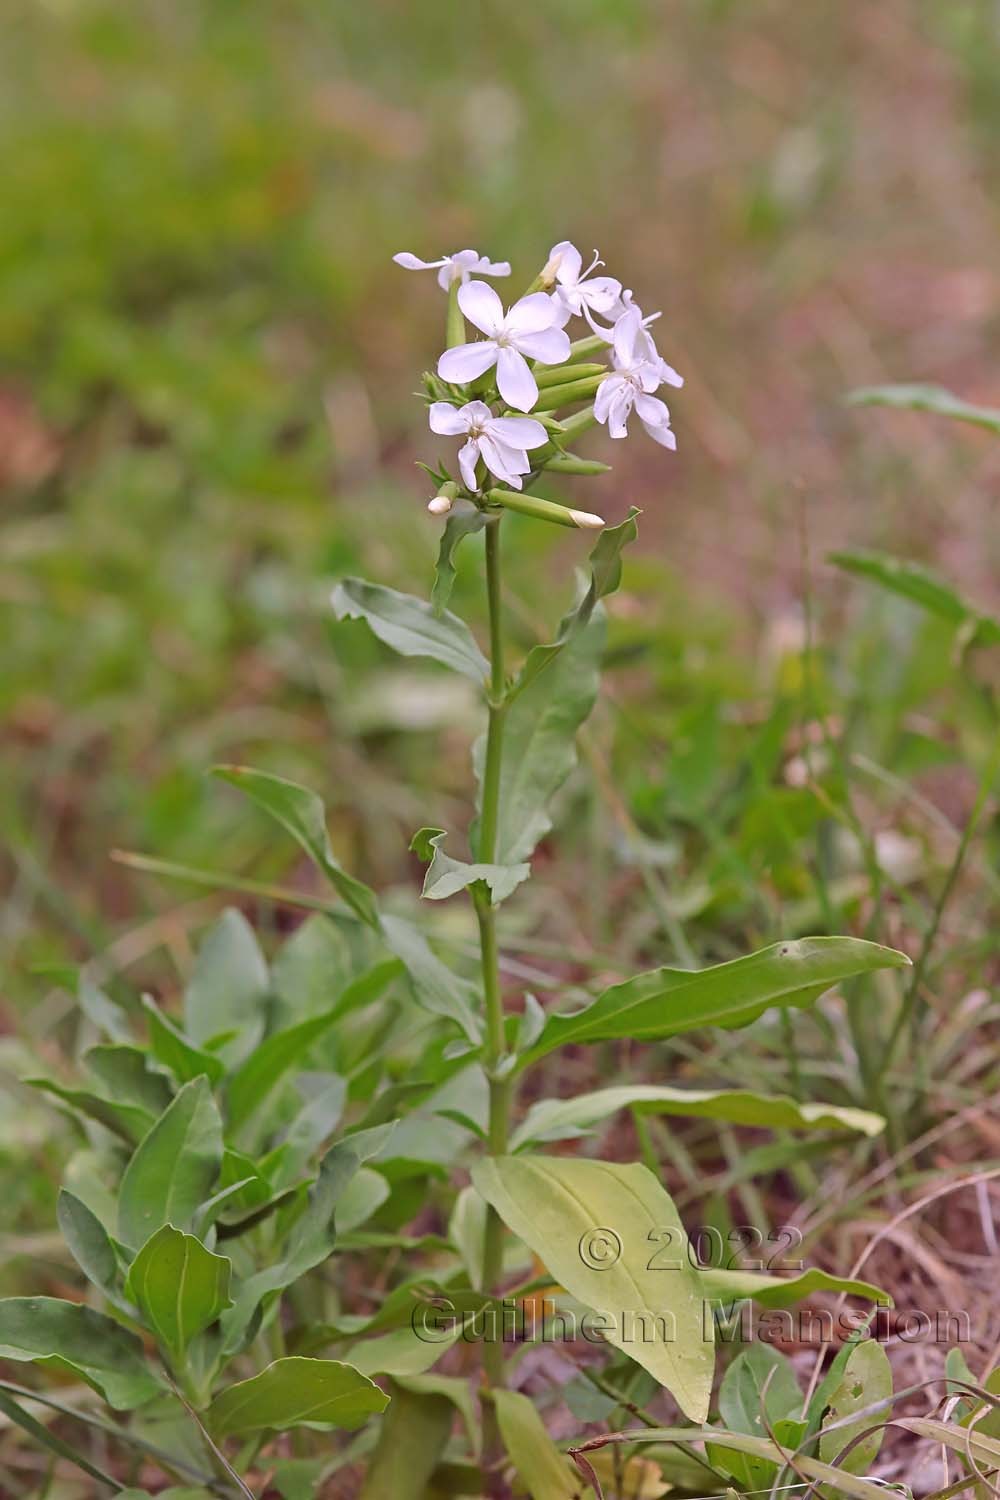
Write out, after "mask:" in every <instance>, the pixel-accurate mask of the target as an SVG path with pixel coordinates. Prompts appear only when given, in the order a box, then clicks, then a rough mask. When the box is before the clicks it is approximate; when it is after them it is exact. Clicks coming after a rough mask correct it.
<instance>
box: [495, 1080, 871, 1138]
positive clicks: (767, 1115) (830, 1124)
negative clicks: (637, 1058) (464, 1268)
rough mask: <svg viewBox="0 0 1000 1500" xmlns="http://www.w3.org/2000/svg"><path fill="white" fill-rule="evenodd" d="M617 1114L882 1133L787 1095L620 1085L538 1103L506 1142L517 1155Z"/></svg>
mask: <svg viewBox="0 0 1000 1500" xmlns="http://www.w3.org/2000/svg"><path fill="white" fill-rule="evenodd" d="M620 1109H634V1110H637V1111H638V1112H640V1113H641V1114H653V1115H658V1114H659V1115H689V1116H691V1117H695V1116H698V1117H706V1118H708V1119H711V1120H728V1121H730V1122H732V1123H733V1124H735V1125H760V1126H766V1127H767V1128H769V1129H772V1130H853V1131H858V1132H859V1133H860V1134H862V1135H868V1136H875V1135H878V1134H879V1133H880V1132H881V1131H882V1130H884V1129H885V1120H884V1119H883V1118H882V1116H881V1115H875V1114H871V1113H870V1112H869V1111H868V1110H866V1109H850V1108H841V1107H839V1106H837V1105H835V1104H800V1103H799V1101H798V1100H797V1099H792V1098H790V1097H789V1096H788V1095H787V1094H757V1093H754V1092H752V1091H751V1090H750V1089H674V1088H660V1087H658V1086H657V1085H656V1084H651V1083H636V1084H623V1085H622V1086H621V1087H620V1088H610V1089H598V1090H597V1091H596V1093H593V1094H577V1095H576V1096H575V1097H573V1098H570V1099H543V1100H541V1101H540V1102H539V1103H538V1104H534V1105H532V1107H531V1109H530V1110H529V1111H528V1113H527V1115H526V1117H525V1119H524V1121H523V1123H522V1124H521V1125H519V1126H518V1128H517V1130H515V1132H514V1134H513V1136H512V1138H511V1143H510V1145H511V1150H512V1151H517V1150H519V1149H520V1148H521V1147H522V1146H525V1145H527V1144H529V1143H530V1142H531V1141H558V1140H562V1139H565V1138H566V1137H572V1136H575V1135H578V1134H580V1133H581V1132H582V1131H585V1130H588V1129H590V1127H591V1126H593V1125H596V1124H598V1123H599V1122H600V1121H601V1120H605V1119H607V1117H608V1116H609V1115H612V1114H615V1113H617V1111H618V1110H620Z"/></svg>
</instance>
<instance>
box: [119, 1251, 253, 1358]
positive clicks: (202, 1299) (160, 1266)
mask: <svg viewBox="0 0 1000 1500" xmlns="http://www.w3.org/2000/svg"><path fill="white" fill-rule="evenodd" d="M231 1272H232V1262H231V1261H228V1260H226V1259H225V1257H223V1256H221V1255H213V1254H212V1252H211V1251H210V1250H206V1248H205V1246H204V1245H203V1244H202V1243H201V1241H200V1240H197V1239H195V1237H194V1235H193V1234H183V1233H182V1232H181V1230H179V1229H175V1228H174V1227H173V1225H172V1224H164V1226H163V1228H162V1229H158V1230H157V1231H156V1233H155V1234H154V1235H153V1236H152V1238H151V1239H148V1240H147V1241H146V1243H145V1244H144V1245H143V1247H142V1249H141V1250H140V1251H139V1253H138V1255H137V1256H136V1258H135V1260H134V1261H133V1262H132V1264H131V1266H130V1267H129V1273H128V1278H127V1280H126V1282H125V1293H126V1295H127V1296H128V1297H130V1298H131V1300H132V1301H133V1302H134V1303H135V1305H136V1307H137V1308H138V1309H139V1311H140V1312H141V1313H142V1316H143V1319H144V1321H145V1323H146V1326H147V1327H148V1328H149V1329H150V1330H151V1332H152V1333H154V1334H155V1335H156V1337H157V1338H158V1339H159V1341H160V1343H161V1344H163V1345H164V1346H165V1348H167V1349H168V1350H169V1351H170V1353H171V1355H173V1357H174V1359H175V1360H181V1359H182V1358H183V1356H184V1351H185V1350H186V1349H187V1346H188V1344H190V1342H191V1340H192V1339H193V1338H194V1337H195V1336H196V1335H197V1334H199V1333H201V1332H202V1330H203V1329H205V1328H207V1327H208V1325H209V1324H210V1323H214V1322H215V1320H216V1318H217V1317H218V1316H219V1314H220V1313H221V1312H222V1311H223V1309H224V1308H226V1307H231V1306H232V1299H231V1298H230V1296H229V1277H230V1273H231Z"/></svg>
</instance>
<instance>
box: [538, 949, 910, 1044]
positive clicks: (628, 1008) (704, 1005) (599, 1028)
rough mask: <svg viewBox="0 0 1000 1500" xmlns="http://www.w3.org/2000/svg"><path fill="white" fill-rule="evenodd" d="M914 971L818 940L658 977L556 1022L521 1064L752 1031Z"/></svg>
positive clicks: (881, 956) (644, 977) (880, 955)
mask: <svg viewBox="0 0 1000 1500" xmlns="http://www.w3.org/2000/svg"><path fill="white" fill-rule="evenodd" d="M908 964H909V959H908V958H907V957H906V955H905V954H903V953H897V952H896V950H895V949H893V948H883V947H880V946H879V944H877V943H868V942H864V941H863V940H862V939H860V938H847V937H816V938H799V939H797V940H795V941H788V942H784V943H775V944H774V945H773V946H772V947H770V948H762V949H761V950H760V952H758V953H752V954H750V955H749V956H748V957H746V958H736V959H733V960H731V962H729V963H724V964H716V965H715V966H714V967H712V968H710V969H698V970H686V969H653V970H651V971H650V972H649V973H647V974H640V975H638V976H637V977H636V978H635V979H629V980H626V981H625V983H624V984H616V985H614V986H613V988H611V989H609V990H605V991H604V993H603V995H600V996H599V997H598V998H597V999H596V1000H595V1001H594V1003H593V1005H590V1006H588V1007H587V1008H586V1009H585V1010H580V1011H577V1012H575V1014H573V1015H569V1016H565V1015H563V1016H560V1015H555V1016H552V1017H550V1019H549V1020H548V1021H547V1022H546V1024H545V1029H544V1031H543V1032H542V1034H541V1036H540V1038H539V1040H538V1042H537V1043H536V1045H535V1046H534V1047H533V1048H532V1049H531V1051H530V1052H529V1053H527V1054H526V1055H525V1057H523V1058H522V1063H523V1062H524V1061H530V1060H531V1059H533V1058H535V1057H541V1056H542V1055H543V1054H544V1053H546V1052H551V1051H552V1049H553V1048H554V1047H561V1046H563V1045H565V1044H566V1043H567V1042H600V1041H606V1040H608V1039H610V1038H614V1037H630V1038H631V1039H632V1040H634V1041H656V1040H659V1039H661V1038H663V1037H669V1036H677V1035H679V1034H680V1033H681V1032H685V1031H694V1030H697V1029H698V1028H699V1027H701V1026H722V1027H727V1028H729V1027H734V1026H746V1025H747V1024H748V1022H750V1021H754V1020H756V1019H757V1017H758V1016H760V1015H762V1014H763V1013H764V1011H766V1010H769V1009H770V1008H771V1007H772V1006H790V1005H795V1006H804V1005H811V1004H812V1003H813V1001H814V1000H817V999H819V997H820V995H822V994H824V993H825V991H826V990H828V989H830V988H831V986H833V985H835V984H839V983H840V982H841V981H842V980H845V979H850V978H852V977H853V976H855V975H857V974H866V973H870V972H871V971H873V970H876V969H898V968H902V967H904V966H906V965H908Z"/></svg>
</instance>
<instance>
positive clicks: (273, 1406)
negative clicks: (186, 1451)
mask: <svg viewBox="0 0 1000 1500" xmlns="http://www.w3.org/2000/svg"><path fill="white" fill-rule="evenodd" d="M388 1404H389V1397H388V1396H387V1395H386V1394H385V1392H384V1391H381V1390H379V1388H378V1386H377V1385H376V1384H375V1382H374V1381H373V1380H369V1379H368V1377H367V1376H366V1375H362V1374H360V1373H359V1372H358V1371H357V1370H355V1369H354V1368H353V1367H352V1366H351V1365H345V1364H341V1363H340V1361H339V1360H334V1359H303V1358H301V1357H297V1356H293V1357H292V1358H290V1359H277V1360H275V1362H274V1364H272V1365H268V1367H267V1369H266V1370H262V1371H261V1372H260V1374H259V1375H254V1376H253V1377H252V1378H251V1379H250V1380H241V1381H240V1382H239V1384H237V1385H231V1386H229V1388H228V1389H227V1390H224V1391H223V1392H222V1394H221V1395H219V1396H216V1398H215V1400H214V1401H213V1402H212V1404H211V1406H210V1407H209V1409H208V1425H209V1427H210V1428H211V1430H212V1432H213V1433H214V1434H215V1436H216V1437H219V1438H223V1437H229V1436H231V1435H232V1434H234V1433H246V1432H261V1431H263V1430H264V1429H267V1428H274V1429H275V1430H276V1431H278V1432H284V1431H286V1430H287V1429H288V1428H289V1427H301V1426H302V1424H303V1423H304V1422H308V1423H314V1424H316V1425H317V1426H323V1427H343V1428H348V1429H350V1428H354V1427H360V1426H361V1424H362V1423H363V1422H365V1421H367V1419H368V1418H369V1417H370V1416H373V1415H375V1414H377V1413H378V1412H380V1411H384V1410H385V1408H386V1407H387V1406H388Z"/></svg>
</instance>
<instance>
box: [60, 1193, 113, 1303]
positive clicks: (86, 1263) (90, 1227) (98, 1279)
mask: <svg viewBox="0 0 1000 1500" xmlns="http://www.w3.org/2000/svg"><path fill="white" fill-rule="evenodd" d="M56 1215H57V1217H58V1219H59V1228H60V1229H61V1230H62V1235H63V1239H64V1240H65V1241H66V1243H67V1245H68V1246H69V1248H70V1250H71V1252H72V1255H73V1259H74V1260H75V1261H76V1263H77V1265H78V1266H79V1267H80V1270H81V1271H82V1272H83V1274H84V1275H85V1276H86V1277H87V1279H88V1281H92V1282H93V1283H94V1285H95V1286H96V1287H99V1288H100V1290H101V1291H102V1292H103V1293H104V1295H105V1296H106V1297H109V1298H110V1299H111V1301H113V1302H114V1301H117V1300H118V1299H117V1296H116V1292H115V1285H116V1282H117V1279H118V1257H117V1256H116V1255H115V1251H114V1246H113V1245H112V1243H111V1240H110V1237H109V1235H108V1232H107V1230H106V1229H105V1227H104V1225H103V1224H102V1223H101V1221H100V1219H99V1218H98V1217H97V1215H96V1214H94V1213H92V1212H91V1210H90V1209H89V1208H88V1207H87V1205H86V1204H85V1203H84V1202H82V1201H81V1199H79V1198H77V1197H76V1195H75V1194H73V1193H70V1192H68V1191H67V1189H66V1188H63V1189H62V1191H61V1192H60V1194H59V1200H58V1202H57V1204H56Z"/></svg>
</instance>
